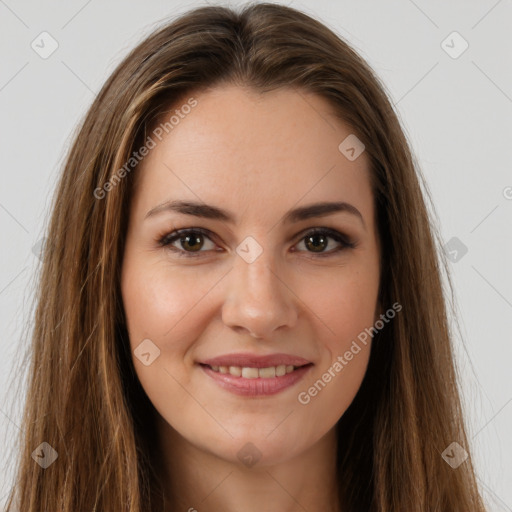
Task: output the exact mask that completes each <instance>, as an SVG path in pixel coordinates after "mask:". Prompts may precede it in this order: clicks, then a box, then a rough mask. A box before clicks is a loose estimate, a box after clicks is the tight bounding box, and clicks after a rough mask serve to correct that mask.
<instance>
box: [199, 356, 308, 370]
mask: <svg viewBox="0 0 512 512" xmlns="http://www.w3.org/2000/svg"><path fill="white" fill-rule="evenodd" d="M199 362H200V363H202V364H207V365H210V366H239V367H242V368H245V367H250V368H268V367H270V366H280V365H283V364H284V365H293V366H304V365H306V364H309V363H311V361H308V360H307V359H304V358H303V357H299V356H294V355H291V354H268V355H265V356H261V355H258V354H244V353H238V354H225V355H222V356H217V357H214V358H212V359H205V360H204V361H199Z"/></svg>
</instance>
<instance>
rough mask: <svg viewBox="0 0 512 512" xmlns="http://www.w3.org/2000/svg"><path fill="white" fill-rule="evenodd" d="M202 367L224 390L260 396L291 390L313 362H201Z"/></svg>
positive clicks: (243, 394) (242, 394)
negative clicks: (251, 364)
mask: <svg viewBox="0 0 512 512" xmlns="http://www.w3.org/2000/svg"><path fill="white" fill-rule="evenodd" d="M199 366H200V367H201V368H202V370H203V371H204V372H205V374H206V375H207V376H208V377H210V378H211V379H212V381H213V382H214V383H215V384H217V385H218V386H220V388H221V389H223V390H225V391H229V392H231V393H233V394H235V395H238V396H245V397H250V398H257V397H264V396H269V395H275V394H277V393H279V392H281V391H284V390H285V389H290V388H291V387H292V386H294V385H296V384H297V383H298V382H299V381H300V380H301V379H302V378H303V377H304V376H305V375H306V374H307V373H308V372H309V370H310V369H311V368H312V367H313V363H306V364H303V365H298V366H295V365H277V366H264V367H255V366H226V365H210V364H205V363H199Z"/></svg>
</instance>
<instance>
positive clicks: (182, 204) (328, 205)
mask: <svg viewBox="0 0 512 512" xmlns="http://www.w3.org/2000/svg"><path fill="white" fill-rule="evenodd" d="M162 212H177V213H181V214H183V215H192V216H194V217H202V218H205V219H213V220H221V221H225V222H229V223H231V224H233V223H235V217H234V215H233V214H232V213H230V212H228V211H226V210H223V209H222V208H219V207H217V206H213V205H209V204H205V203H198V202H195V201H180V200H175V201H166V202H165V203H162V204H160V205H158V206H155V207H154V208H152V209H151V210H149V211H148V213H147V214H146V216H145V219H147V218H149V217H152V216H154V215H157V214H159V213H162ZM338 212H346V213H350V214H352V215H354V216H356V217H358V218H359V220H360V221H361V223H362V224H363V226H364V227H365V229H366V224H365V222H364V219H363V216H362V215H361V212H360V211H359V210H358V209H357V208H356V207H355V206H353V205H351V204H349V203H346V202H342V201H338V202H326V201H324V202H320V203H314V204H310V205H308V206H301V207H299V208H295V209H293V210H290V211H289V212H287V213H286V214H285V216H284V219H283V222H284V223H285V224H290V223H293V222H300V221H303V220H308V219H311V218H315V217H324V216H326V215H331V214H333V213H338Z"/></svg>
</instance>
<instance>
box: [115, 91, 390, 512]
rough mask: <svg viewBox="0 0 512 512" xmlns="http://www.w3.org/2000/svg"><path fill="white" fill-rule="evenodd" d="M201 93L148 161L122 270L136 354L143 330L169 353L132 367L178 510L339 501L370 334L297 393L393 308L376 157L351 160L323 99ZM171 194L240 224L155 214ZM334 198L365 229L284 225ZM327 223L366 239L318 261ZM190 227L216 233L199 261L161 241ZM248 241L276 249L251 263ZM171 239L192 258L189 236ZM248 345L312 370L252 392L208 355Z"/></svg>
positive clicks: (322, 221)
mask: <svg viewBox="0 0 512 512" xmlns="http://www.w3.org/2000/svg"><path fill="white" fill-rule="evenodd" d="M194 97H195V98H196V99H197V101H198V104H197V106H195V107H194V108H193V109H192V111H191V113H190V114H188V115H187V116H185V117H184V118H183V119H181V120H180V122H179V124H178V125H176V126H175V127H174V129H173V130H172V131H170V132H169V133H168V134H167V135H165V136H164V137H163V138H162V141H161V142H158V144H157V146H156V147H155V148H154V149H152V150H151V151H150V153H149V154H148V155H147V156H146V157H145V159H144V160H143V162H142V168H139V169H138V170H137V173H139V175H138V176H137V179H138V182H137V186H136V189H135V192H134V195H133V197H132V202H131V207H130V218H129V226H128V233H127V241H126V248H125V254H124V259H123V265H122V276H121V279H122V283H121V287H122V295H123V303H124V308H125V313H126V318H127V324H128V325H127V327H128V332H129V335H130V345H131V349H132V354H133V353H134V352H133V351H134V350H135V349H136V348H137V346H138V345H139V344H140V343H141V342H142V340H144V339H150V340H151V341H152V342H153V343H154V344H155V345H156V346H157V347H158V348H159V350H160V355H159V357H157V358H156V359H155V360H154V361H153V362H152V363H151V364H150V365H149V366H145V365H144V364H142V363H141V361H140V360H139V359H138V357H135V356H133V361H134V366H135V369H136V372H137V375H138V378H139V379H140V382H141V384H142V386H143V388H144V390H145V392H146V393H147V395H148V397H149V399H150V400H151V402H152V403H153V405H154V407H155V409H156V411H157V426H158V432H159V440H158V441H159V443H160V446H161V449H162V451H161V453H162V472H163V478H164V482H165V485H166V489H168V490H169V493H170V495H171V496H172V501H171V503H172V506H173V507H176V510H184V511H185V510H191V512H192V510H194V509H196V510H197V511H198V512H208V511H218V510H225V511H235V510H236V511H239V510H244V511H247V512H252V511H258V512H259V511H261V510H270V509H271V510H282V511H290V512H292V511H299V510H300V511H303V510H304V509H306V510H309V511H316V510H338V506H337V505H336V504H335V501H336V497H335V493H336V481H335V478H336V471H335V454H336V443H337V440H336V436H335V431H334V427H335V424H336V422H337V421H338V420H339V418H340V417H341V416H342V415H343V413H344V412H345V411H346V409H347V408H348V406H349V405H350V403H351V402H352V400H353V399H354V397H355V395H356V393H357V391H358V389H359V387H360V385H361V382H362V379H363V377H364V374H365V372H366V368H367V364H368V358H369V354H370V347H371V340H370V341H369V342H368V344H367V345H366V346H364V345H362V344H360V345H361V350H360V351H359V352H358V353H357V355H354V357H353V359H352V360H351V361H350V362H348V364H347V365H346V366H345V367H344V368H343V370H342V371H341V372H338V373H337V374H336V376H335V377H333V378H332V379H331V381H330V382H329V383H328V384H327V385H326V386H325V387H324V388H323V389H322V390H321V391H320V392H318V394H317V395H316V396H314V397H312V398H311V400H310V402H309V403H308V404H306V405H303V404H301V403H299V401H298V395H299V393H300V392H303V391H307V390H308V388H309V387H310V386H312V384H313V383H314V382H315V381H317V380H318V379H321V377H322V374H324V373H325V372H326V371H327V370H328V368H329V367H331V366H332V364H333V363H334V362H335V361H336V358H337V357H338V356H340V355H343V354H344V353H345V352H346V351H347V350H349V348H350V346H351V343H352V342H353V340H355V339H356V338H357V336H358V334H360V333H361V332H362V331H363V330H364V329H365V328H369V327H370V326H372V325H373V324H374V322H375V320H376V319H378V318H379V313H380V312H381V309H380V306H379V304H378V300H377V294H378V285H379V279H380V274H379V261H380V251H379V245H378V234H377V231H376V226H375V223H374V204H373V195H372V191H371V187H370V181H369V177H370V175H369V167H368V159H367V155H366V153H365V152H363V153H362V154H361V155H360V156H359V157H358V158H357V159H356V160H354V161H349V160H348V159H347V158H346V157H345V156H344V155H343V154H342V153H341V152H340V151H339V149H338V145H339V144H340V142H341V141H342V140H344V139H345V137H347V136H348V135H349V134H350V133H351V130H350V129H349V127H348V126H346V125H345V124H344V123H342V122H341V121H339V120H338V119H336V118H335V117H334V114H333V112H332V110H331V108H330V105H329V104H328V103H327V102H326V101H325V100H324V99H323V98H320V97H318V96H316V95H312V94H310V93H306V92H301V93H300V94H299V93H297V92H295V91H293V90H292V89H287V88H284V89H280V90H277V91H272V92H269V93H265V94H263V95H261V94H257V93H255V92H253V91H252V90H250V89H247V88H242V87H240V86H235V85H222V86H217V87H216V88H213V89H209V90H207V91H204V92H201V93H200V94H197V95H195V96H194ZM184 103H185V101H183V103H182V104H184ZM179 106H180V105H177V106H175V107H174V108H179ZM171 199H183V200H185V199H187V200H194V201H200V202H204V203H207V204H211V205H215V206H219V207H221V208H223V209H226V210H229V211H230V212H232V213H233V215H234V216H235V219H236V222H235V223H234V224H230V223H228V222H225V221H220V220H213V219H205V218H197V217H193V216H190V215H184V214H179V213H176V212H170V211H166V212H162V213H159V214H157V215H153V216H150V217H148V218H145V216H146V214H147V212H148V211H149V210H151V209H152V208H154V207H155V206H157V205H160V204H161V203H164V202H165V201H169V200H171ZM320 201H345V202H347V203H350V204H351V205H353V206H354V207H355V208H357V210H359V212H360V213H361V216H362V218H363V221H364V224H363V221H361V219H359V217H358V216H356V215H353V214H351V213H348V212H337V213H334V214H330V215H327V216H324V217H318V218H313V219H309V220H302V221H300V222H296V223H292V224H289V225H285V224H283V223H282V218H283V216H284V214H285V213H286V212H287V211H288V210H290V209H293V208H296V207H298V206H304V205H309V204H311V203H316V202H320ZM314 227H319V228H331V229H334V230H336V231H339V232H340V233H342V234H344V235H346V236H348V237H349V238H350V239H351V240H352V241H355V243H356V246H355V247H354V248H344V249H342V250H341V251H339V252H332V251H333V250H334V249H336V248H337V247H339V246H340V244H339V243H338V242H337V241H335V240H334V239H332V238H327V239H326V244H328V245H325V246H321V248H322V247H323V253H324V254H325V253H328V252H330V251H331V254H330V256H327V257H321V256H318V253H316V252H314V246H312V244H311V243H310V244H308V243H306V239H305V237H306V234H307V230H310V229H311V228H314ZM183 228H203V229H207V230H209V231H210V232H211V233H212V235H211V236H203V237H202V238H201V240H202V243H203V246H202V247H201V249H200V254H199V256H198V257H194V256H192V257H189V258H186V257H179V256H178V255H177V253H176V252H172V251H171V250H170V249H169V247H162V246H160V245H159V243H158V240H159V239H160V238H161V237H162V236H164V235H166V234H168V233H171V232H172V231H174V230H176V229H183ZM199 236H201V235H199ZM247 236H252V237H253V238H254V239H255V240H256V241H257V242H258V244H259V245H260V246H261V247H262V249H263V252H262V254H261V255H260V256H259V257H258V258H257V259H256V260H255V261H253V262H252V263H247V261H245V260H244V259H243V258H241V257H240V256H239V255H238V254H237V252H236V248H237V246H239V245H240V244H241V243H242V241H243V240H244V239H245V238H246V237H247ZM320 243H321V241H320ZM172 245H173V246H174V247H175V248H176V249H177V250H178V251H179V250H181V251H182V252H186V250H188V251H189V253H190V252H193V251H191V250H190V246H189V245H186V243H185V245H184V242H183V239H182V241H181V242H180V241H179V240H177V241H175V242H174V243H173V244H172ZM192 247H194V244H193V243H192ZM216 248H219V250H218V251H215V249H216ZM320 250H322V249H320ZM194 254H197V252H194ZM233 352H246V353H249V352H252V353H257V354H261V355H263V354H271V353H288V354H294V355H298V356H301V357H304V358H305V359H307V360H309V361H311V362H312V363H313V367H312V368H311V369H310V371H309V372H308V374H307V375H306V376H305V377H304V378H303V379H302V380H301V381H300V382H299V383H297V384H295V385H293V386H292V387H290V388H288V389H286V390H284V391H281V392H280V393H278V394H276V395H271V396H265V397H258V398H250V397H240V396H238V395H235V394H232V393H230V392H229V391H226V390H224V389H221V388H220V387H219V386H218V384H217V383H216V382H214V381H213V379H212V378H211V377H210V376H208V375H207V374H206V373H205V372H204V371H203V370H202V368H201V367H200V366H199V365H198V364H197V363H198V361H201V360H205V359H207V358H211V357H215V356H218V355H222V354H228V353H233ZM248 442H251V443H253V445H254V446H256V447H257V449H258V451H259V452H260V454H261V455H260V457H261V458H260V459H259V460H258V461H257V463H256V464H255V465H253V466H251V467H249V466H246V465H244V464H243V463H242V462H241V461H240V460H239V458H238V457H237V453H238V452H239V451H240V450H241V449H242V447H244V445H246V443H248Z"/></svg>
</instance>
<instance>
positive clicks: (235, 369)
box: [210, 364, 296, 379]
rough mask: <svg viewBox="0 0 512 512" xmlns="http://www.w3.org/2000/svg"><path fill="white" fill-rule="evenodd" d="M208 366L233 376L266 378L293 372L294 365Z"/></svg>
mask: <svg viewBox="0 0 512 512" xmlns="http://www.w3.org/2000/svg"><path fill="white" fill-rule="evenodd" d="M210 368H211V369H212V370H213V371H215V372H219V373H229V374H230V375H233V376H235V377H242V378H244V379H257V378H258V377H260V378H264V379H268V378H272V377H282V376H283V375H286V374H287V373H291V372H293V370H295V368H296V367H295V366H293V365H291V364H290V365H284V364H280V365H279V366H269V367H268V368H252V367H241V366H210Z"/></svg>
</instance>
